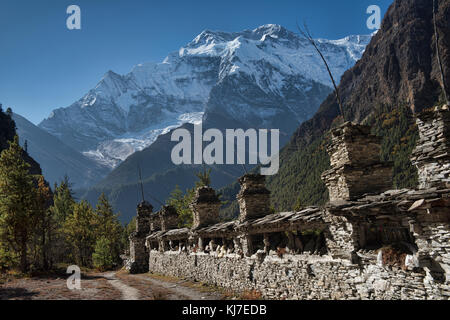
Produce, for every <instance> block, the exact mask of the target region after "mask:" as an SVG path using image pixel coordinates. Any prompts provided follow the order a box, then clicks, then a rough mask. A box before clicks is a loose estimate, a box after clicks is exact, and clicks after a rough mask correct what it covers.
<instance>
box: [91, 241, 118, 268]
mask: <svg viewBox="0 0 450 320" xmlns="http://www.w3.org/2000/svg"><path fill="white" fill-rule="evenodd" d="M114 245H115V243H114V242H111V240H110V239H108V238H106V237H103V236H102V237H100V238H99V239H98V240H97V242H96V243H95V250H94V253H93V254H92V261H93V263H94V267H95V268H97V269H99V270H100V271H105V270H109V269H111V268H112V267H113V266H114V265H115V263H116V262H117V258H116V256H115V253H114Z"/></svg>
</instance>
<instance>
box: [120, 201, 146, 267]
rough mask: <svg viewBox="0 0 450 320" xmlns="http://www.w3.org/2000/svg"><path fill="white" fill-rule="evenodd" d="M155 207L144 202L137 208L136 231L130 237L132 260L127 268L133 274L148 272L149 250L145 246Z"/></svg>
mask: <svg viewBox="0 0 450 320" xmlns="http://www.w3.org/2000/svg"><path fill="white" fill-rule="evenodd" d="M152 211H153V206H152V205H151V204H150V203H148V202H146V201H142V202H141V203H140V204H139V205H138V208H137V217H136V231H135V232H133V233H132V234H131V235H130V239H129V240H130V259H129V261H128V262H127V266H126V268H127V269H128V270H129V271H130V272H131V273H141V272H147V271H148V257H149V255H148V250H147V247H146V246H145V241H146V237H147V235H148V234H149V233H150V221H151V219H152Z"/></svg>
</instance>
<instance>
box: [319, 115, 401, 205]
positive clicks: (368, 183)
mask: <svg viewBox="0 0 450 320" xmlns="http://www.w3.org/2000/svg"><path fill="white" fill-rule="evenodd" d="M380 150H381V139H380V138H379V137H376V136H374V135H371V134H370V127H368V126H363V125H358V124H353V123H351V122H346V123H344V124H343V125H342V126H340V127H338V128H335V129H333V130H332V131H331V143H330V144H329V146H328V153H329V154H330V163H331V169H330V170H328V171H325V172H324V173H323V174H322V179H323V181H324V182H325V184H326V186H327V187H328V191H329V195H330V201H331V202H334V201H341V200H353V199H356V198H358V197H360V196H362V195H364V194H365V193H380V192H384V191H386V190H389V189H390V188H391V187H392V172H393V171H392V170H393V169H392V164H391V163H389V162H382V161H381V160H380Z"/></svg>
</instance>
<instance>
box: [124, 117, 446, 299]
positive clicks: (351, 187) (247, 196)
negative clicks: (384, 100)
mask: <svg viewBox="0 0 450 320" xmlns="http://www.w3.org/2000/svg"><path fill="white" fill-rule="evenodd" d="M433 112H435V113H432V114H430V115H425V114H422V115H420V116H419V120H418V122H419V123H420V121H422V122H423V124H419V130H420V131H421V140H420V141H419V143H418V146H417V148H416V151H415V153H414V155H413V159H412V160H413V162H414V163H415V164H416V165H417V166H418V168H419V170H421V169H420V168H423V167H425V166H430V165H434V168H435V170H434V169H433V170H434V171H432V172H429V171H427V172H426V173H423V179H424V180H422V182H424V181H425V180H426V181H427V183H430V181H431V185H430V184H425V183H421V188H419V189H417V190H409V189H403V190H386V189H387V187H388V185H389V184H390V175H391V173H392V171H391V170H392V169H391V166H390V164H389V163H387V164H386V163H382V162H381V161H380V158H379V151H380V148H379V142H380V140H379V138H376V137H374V136H372V135H370V128H369V127H365V126H360V125H354V124H350V123H345V124H344V125H343V126H341V127H339V128H336V129H335V130H334V131H333V132H332V135H333V139H332V142H331V145H330V146H329V149H328V150H329V152H330V158H331V167H332V169H331V170H330V171H328V172H325V173H324V175H323V178H324V180H325V182H326V183H327V186H328V188H329V192H330V197H331V199H332V200H335V201H330V203H328V204H327V205H326V206H324V207H322V208H318V207H309V208H305V209H303V210H301V211H298V212H278V213H272V212H270V201H269V199H270V192H269V191H268V190H267V189H266V187H265V184H264V177H262V176H259V175H245V176H244V177H242V178H241V179H240V180H239V182H240V184H241V191H240V192H239V194H238V196H237V199H238V202H239V206H240V210H241V211H240V216H239V218H238V219H237V220H235V221H229V222H218V221H217V210H218V199H216V195H215V192H214V190H212V189H210V188H201V189H199V190H197V193H196V198H195V199H194V201H193V204H192V209H193V211H194V213H195V215H194V222H195V227H194V228H192V229H187V228H182V229H170V230H161V231H156V232H151V233H150V234H148V235H147V238H146V240H147V242H146V243H147V251H146V253H144V254H148V255H146V256H144V258H145V259H147V263H148V269H149V270H150V272H155V273H161V274H166V275H171V276H176V277H182V278H188V279H191V280H195V281H202V282H206V283H209V284H211V285H217V286H221V287H224V288H228V289H230V290H232V291H234V292H244V291H250V290H256V291H257V292H259V293H260V294H261V295H262V296H263V297H264V298H267V299H450V244H449V239H450V230H449V226H450V189H447V188H448V184H447V183H446V180H445V179H446V177H447V176H446V174H447V171H446V170H447V169H446V168H447V165H448V158H446V155H448V154H450V150H449V147H448V146H449V145H448V144H447V141H448V140H446V139H447V138H446V137H447V133H448V128H449V125H450V123H449V122H448V121H447V120H443V119H444V118H445V119H448V118H446V117H448V113H445V112H448V110H447V109H444V110H442V109H439V110H434V111H433ZM427 123H430V124H431V126H429V125H427ZM430 141H433V146H434V148H436V150H438V152H437V153H432V152H431V151H430V150H429V148H428V147H427V146H428V144H429V143H430ZM436 154H438V156H437V158H436ZM440 159H443V160H442V162H439V161H440ZM436 168H437V169H436ZM424 172H425V171H424ZM358 177H359V180H358ZM425 177H426V179H425ZM369 180H373V181H369ZM441 180H444V183H441V182H442V181H441ZM433 181H434V182H433ZM437 182H439V183H437ZM367 186H369V187H368V189H365V188H367ZM427 186H428V188H427ZM430 186H431V188H429V187H430ZM367 191H371V192H367ZM138 215H139V209H138ZM139 239H141V238H139ZM139 241H140V240H139ZM139 241H137V240H136V241H134V242H133V244H134V245H135V248H141V247H142V245H141V242H139ZM137 243H138V244H139V245H138V246H136V244H137ZM133 250H135V249H133V247H131V250H130V251H132V252H133ZM139 252H141V251H139ZM137 254H138V253H137V252H136V251H135V253H134V255H136V256H137ZM132 255H133V254H132ZM140 261H141V260H140Z"/></svg>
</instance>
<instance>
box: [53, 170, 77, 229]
mask: <svg viewBox="0 0 450 320" xmlns="http://www.w3.org/2000/svg"><path fill="white" fill-rule="evenodd" d="M74 205H75V200H74V198H73V191H72V189H71V185H70V182H69V179H68V178H67V177H65V178H64V180H63V181H61V183H60V185H59V186H57V185H55V194H54V198H53V206H52V208H51V210H52V211H53V214H54V215H55V216H56V218H57V219H58V220H59V221H60V222H61V223H64V221H65V220H66V218H67V217H68V216H70V215H71V214H72V212H73V207H74Z"/></svg>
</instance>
